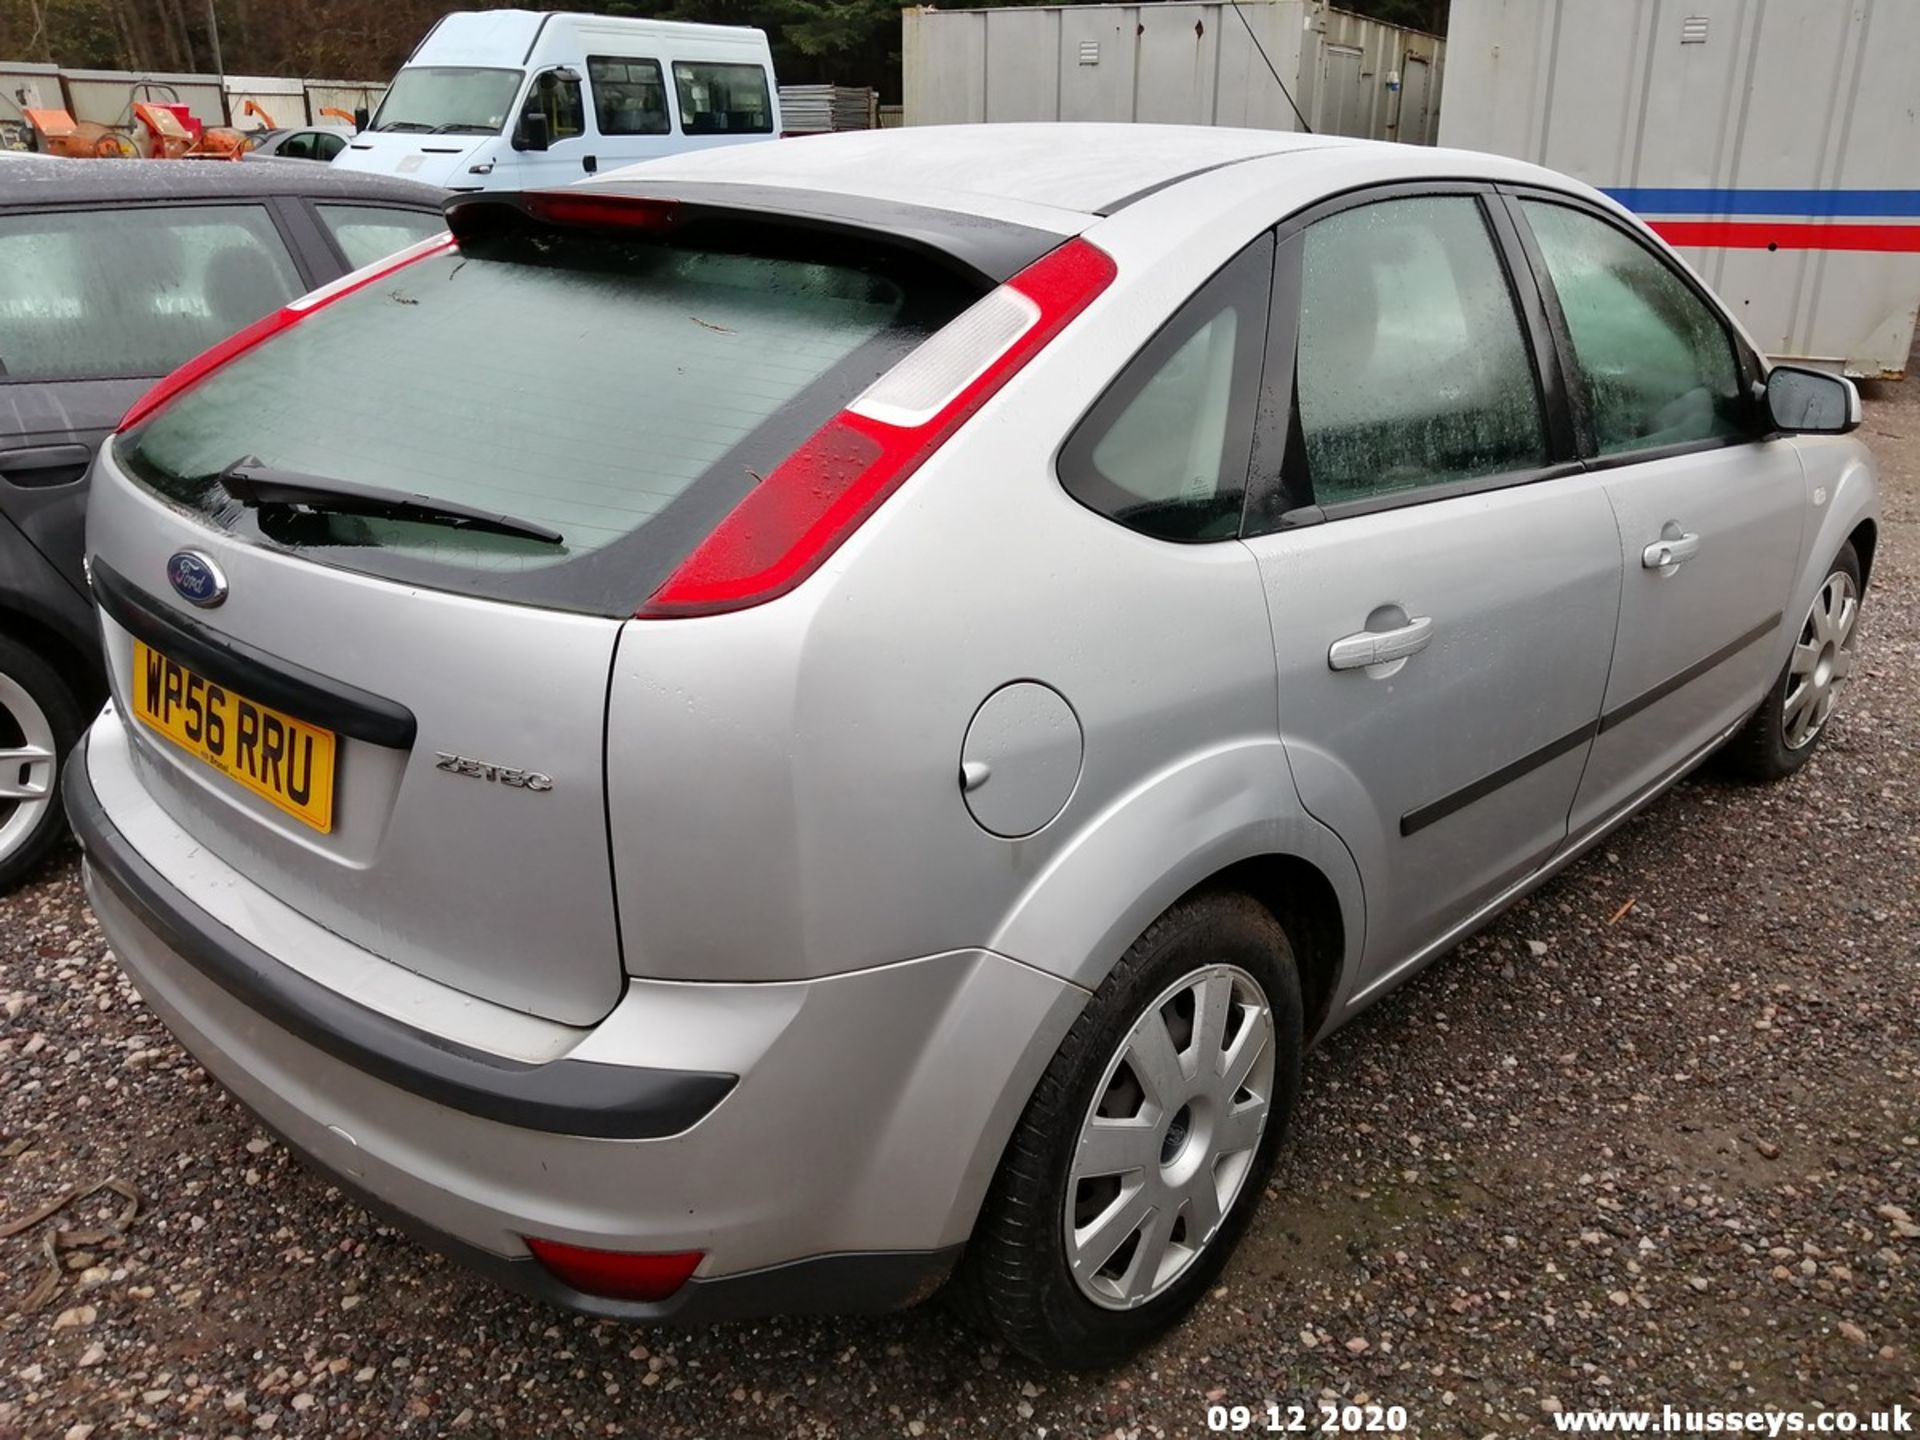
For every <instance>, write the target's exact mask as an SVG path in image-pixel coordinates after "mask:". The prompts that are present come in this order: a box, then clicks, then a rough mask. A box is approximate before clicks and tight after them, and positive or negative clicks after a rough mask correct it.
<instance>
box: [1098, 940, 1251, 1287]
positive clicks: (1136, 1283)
mask: <svg viewBox="0 0 1920 1440" xmlns="http://www.w3.org/2000/svg"><path fill="white" fill-rule="evenodd" d="M1274 1064H1275V1057H1274V1036H1273V1012H1272V1010H1271V1009H1270V1008H1269V1006H1268V1004H1267V997H1266V993H1265V992H1264V991H1263V990H1262V989H1261V988H1260V985H1259V982H1257V981H1256V980H1255V979H1254V978H1253V977H1252V976H1251V975H1249V974H1248V973H1247V972H1246V971H1244V970H1242V969H1240V968H1238V967H1237V966H1233V965H1209V966H1207V967H1205V968H1204V969H1199V970H1195V971H1193V972H1192V973H1191V974H1189V975H1187V976H1185V977H1184V978H1182V979H1180V980H1179V981H1177V982H1175V983H1174V984H1173V985H1170V986H1169V987H1168V988H1167V989H1166V990H1165V991H1163V992H1162V993H1161V995H1160V998H1159V999H1157V1000H1155V1001H1154V1002H1153V1004H1152V1005H1150V1006H1148V1007H1147V1010H1146V1012H1145V1013H1144V1014H1143V1015H1141V1017H1140V1018H1139V1019H1138V1020H1137V1021H1135V1022H1134V1026H1133V1028H1132V1029H1131V1030H1129V1031H1128V1032H1127V1035H1126V1037H1125V1039H1123V1040H1122V1041H1121V1042H1120V1045H1119V1048H1118V1049H1117V1050H1115V1052H1114V1054H1113V1056H1112V1058H1110V1059H1109V1060H1108V1062H1107V1068H1106V1071H1105V1073H1104V1075H1103V1076H1102V1078H1101V1082H1100V1086H1099V1088H1098V1089H1097V1090H1096V1091H1095V1092H1094V1098H1093V1104H1092V1105H1091V1106H1089V1107H1088V1110H1087V1116H1086V1119H1085V1120H1084V1121H1083V1122H1082V1124H1081V1127H1080V1138H1079V1142H1078V1143H1077V1144H1076V1146H1075V1147H1074V1153H1073V1162H1072V1166H1071V1168H1070V1169H1069V1171H1068V1178H1067V1203H1066V1215H1065V1217H1064V1225H1065V1235H1066V1243H1067V1264H1068V1268H1069V1269H1070V1270H1071V1272H1072V1274H1073V1279H1074V1283H1075V1284H1076V1285H1077V1286H1079V1288H1080V1293H1081V1294H1083V1295H1085V1296H1086V1297H1087V1298H1088V1299H1089V1300H1091V1301H1093V1302H1094V1303H1095V1304H1096V1305H1099V1306H1102V1307H1103V1308H1106V1309H1109V1310H1131V1309H1134V1308H1136V1307H1138V1306H1141V1305H1144V1304H1146V1303H1147V1302H1148V1301H1149V1300H1152V1299H1154V1298H1155V1297H1156V1296H1158V1295H1160V1294H1163V1293H1164V1292H1165V1291H1166V1290H1167V1288H1168V1287H1169V1286H1171V1285H1172V1284H1173V1283H1174V1282H1175V1281H1176V1280H1178V1279H1179V1278H1180V1276H1181V1275H1182V1274H1184V1273H1185V1272H1186V1270H1187V1268H1188V1267H1189V1266H1190V1265H1192V1264H1193V1262H1194V1261H1195V1260H1196V1259H1198V1258H1199V1257H1200V1254H1201V1253H1202V1252H1203V1251H1204V1250H1205V1249H1206V1247H1207V1244H1208V1242H1209V1241H1211V1240H1212V1239H1213V1237H1214V1234H1215V1232H1216V1231H1218V1230H1219V1228H1220V1222H1221V1221H1222V1220H1223V1219H1224V1218H1225V1217H1226V1215H1227V1213H1228V1212H1229V1211H1230V1210H1231V1209H1232V1208H1233V1203H1234V1201H1235V1200H1236V1199H1238V1198H1239V1195H1240V1191H1241V1188H1242V1187H1243V1186H1244V1185H1245V1183H1246V1178H1247V1175H1248V1173H1249V1172H1250V1171H1251V1170H1252V1168H1253V1157H1254V1155H1255V1153H1256V1152H1257V1151H1258V1150H1259V1148H1260V1137H1261V1136H1262V1135H1263V1134H1264V1133H1265V1131H1266V1127H1267V1114H1268V1111H1269V1110H1270V1109H1271V1107H1272V1103H1273V1077H1274Z"/></svg>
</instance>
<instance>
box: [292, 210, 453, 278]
mask: <svg viewBox="0 0 1920 1440" xmlns="http://www.w3.org/2000/svg"><path fill="white" fill-rule="evenodd" d="M314 208H315V209H316V210H318V211H319V212H320V220H321V223H322V224H324V225H325V226H326V227H327V231H328V233H329V234H331V235H332V236H333V238H334V240H335V241H336V242H337V243H338V244H339V246H340V253H341V254H343V255H345V256H346V257H347V264H348V265H349V266H350V267H352V268H353V269H355V270H358V269H359V268H360V267H361V266H362V265H371V264H372V263H373V262H374V261H376V260H384V259H385V258H386V257H387V256H389V255H391V254H393V252H394V251H396V250H404V249H406V248H407V246H409V245H411V244H413V243H414V242H415V241H416V240H424V239H426V238H427V237H428V236H429V235H438V234H439V233H440V232H441V231H442V230H444V229H446V228H447V222H446V221H445V220H444V219H442V218H441V217H440V216H439V215H436V214H434V213H432V212H430V211H428V212H422V211H419V210H396V209H390V208H388V207H386V206H384V205H317V206H315V207H314Z"/></svg>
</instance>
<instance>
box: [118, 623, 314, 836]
mask: <svg viewBox="0 0 1920 1440" xmlns="http://www.w3.org/2000/svg"><path fill="white" fill-rule="evenodd" d="M133 713H134V714H135V715H138V716H139V717H140V719H141V721H142V722H143V723H145V724H146V725H148V726H149V727H151V728H152V729H155V730H158V731H159V732H160V733H161V734H162V735H164V736H166V737H167V739H169V740H171V741H172V742H173V743H174V744H176V745H178V746H179V747H180V748H181V749H182V750H184V751H186V752H187V753H188V754H189V755H191V756H193V757H194V758H195V759H197V760H203V761H205V762H206V763H207V764H209V765H211V766H212V767H213V768H214V769H216V770H218V771H219V772H220V773H221V774H222V775H225V776H226V777H227V778H228V779H230V780H233V781H235V782H237V783H238V784H241V785H244V786H246V787H247V789H249V790H251V791H253V793H254V794H256V795H258V796H260V797H261V798H262V799H263V800H267V801H270V802H271V803H273V804H275V805H278V806H279V807H280V808H281V809H282V810H284V811H286V812H287V814H289V815H291V816H293V818H294V819H296V820H299V821H301V822H302V823H303V824H307V825H311V826H312V827H313V828H314V829H316V830H318V831H319V832H320V833H321V834H323V835H324V834H327V833H329V832H330V831H332V829H333V761H334V734H333V732H332V731H331V730H321V729H318V728H317V727H315V726H312V725H309V724H307V723H306V722H305V721H302V720H296V719H294V718H293V717H292V716H291V715H283V714H281V713H280V712H279V711H278V710H272V709H269V708H268V707H267V706H265V705H262V704H260V703H259V702H258V701H256V700H249V699H247V698H246V697H245V696H243V695H236V694H234V693H233V691H231V690H228V689H226V688H224V687H223V686H219V685H215V684H214V683H213V682H212V681H210V680H208V679H205V678H204V677H202V676H199V675H196V674H194V673H193V671H191V670H189V669H187V667H186V666H184V665H182V664H181V663H180V662H179V661H178V660H173V659H169V658H168V657H167V656H165V655H162V654H161V653H160V652H159V651H158V650H155V649H154V648H153V647H152V646H150V645H147V644H145V643H143V642H141V641H139V640H136V641H134V642H133Z"/></svg>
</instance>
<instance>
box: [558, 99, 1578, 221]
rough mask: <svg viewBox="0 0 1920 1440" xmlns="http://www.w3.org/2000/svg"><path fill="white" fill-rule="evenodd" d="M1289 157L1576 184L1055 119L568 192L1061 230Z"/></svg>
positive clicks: (1305, 172)
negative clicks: (891, 206) (841, 204)
mask: <svg viewBox="0 0 1920 1440" xmlns="http://www.w3.org/2000/svg"><path fill="white" fill-rule="evenodd" d="M1289 157H1295V158H1297V159H1298V160H1299V161H1300V164H1299V167H1298V173H1299V175H1300V177H1301V179H1302V180H1303V181H1306V180H1307V177H1308V176H1309V175H1311V176H1312V177H1314V178H1313V179H1312V181H1311V183H1312V184H1313V185H1316V186H1318V187H1319V188H1320V189H1322V190H1323V191H1331V190H1334V189H1338V188H1340V179H1339V177H1340V175H1341V174H1343V173H1346V172H1349V171H1351V172H1352V173H1353V174H1354V175H1356V176H1358V175H1365V176H1366V177H1367V183H1382V182H1385V181H1390V180H1391V179H1393V178H1405V179H1408V180H1417V179H1421V178H1434V177H1442V176H1448V177H1455V178H1468V179H1487V180H1507V181H1513V182H1517V183H1535V184H1549V185H1556V186H1560V187H1570V188H1574V189H1577V190H1581V191H1584V190H1585V187H1583V186H1579V185H1577V184H1576V182H1573V181H1569V180H1568V179H1567V178H1566V177H1565V176H1563V175H1557V174H1554V173H1553V172H1551V171H1547V170H1543V169H1541V168H1540V167H1539V166H1537V165H1531V164H1529V163H1527V162H1525V161H1520V160H1513V159H1509V158H1506V157H1503V156H1498V155H1483V154H1478V153H1472V152H1467V151H1461V150H1443V149H1438V148H1435V147H1432V146H1426V145H1400V144H1394V143H1391V142H1387V141H1377V140H1355V139H1348V138H1346V137H1343V136H1337V135H1311V134H1300V133H1296V132H1293V131H1286V130H1245V129H1232V128H1228V127H1225V126H1210V125H1138V124H1079V123H1065V124H1063V123H1059V122H1038V123H1006V124H1002V123H995V124H990V125H929V126H912V127H906V128H901V129H890V130H856V131H844V132H841V133H838V134H829V135H815V136H806V137H802V138H797V139H791V140H782V141H779V142H777V143H773V144H763V145H736V146H726V147H722V148H718V149H712V150H702V151H694V152H688V153H683V154H679V155H673V156H668V157H665V158H663V159H660V160H652V161H647V162H644V163H642V164H639V165H631V166H627V167H625V168H623V169H620V170H615V171H610V172H608V173H607V174H604V175H602V176H600V177H598V178H597V179H594V180H588V181H584V182H580V183H579V184H578V185H577V186H576V187H575V188H602V189H610V190H614V191H617V192H624V193H631V194H653V195H659V196H662V197H664V198H673V197H672V196H671V194H670V193H669V187H670V186H671V184H673V183H677V182H685V183H687V184H688V185H689V187H691V186H692V185H693V184H695V183H698V184H701V185H715V186H721V185H724V186H729V187H733V188H736V189H738V190H740V191H741V192H742V193H746V192H748V191H757V192H760V193H762V194H765V193H766V192H768V191H773V190H786V191H788V192H799V191H807V192H813V193H814V194H815V195H816V196H818V195H844V196H849V197H857V198H859V199H862V200H874V201H884V202H893V203H898V204H907V205H918V206H924V207H927V208H931V209H936V210H944V211H948V212H951V213H956V214H960V215H967V216H974V217H978V218H981V219H987V220H999V221H1003V222H1008V223H1012V224H1018V225H1024V226H1028V227H1032V228H1040V229H1049V230H1052V231H1053V232H1054V233H1057V234H1063V235H1065V234H1076V233H1079V232H1081V231H1083V230H1085V229H1086V228H1087V226H1088V224H1089V223H1090V222H1091V221H1093V220H1095V219H1097V218H1098V217H1102V216H1108V215H1113V214H1115V213H1116V212H1119V211H1122V210H1125V209H1126V208H1127V207H1129V206H1130V205H1133V204H1134V203H1135V202H1137V201H1140V200H1144V199H1147V198H1148V197H1150V196H1155V195H1159V194H1161V192H1165V191H1171V190H1173V189H1175V188H1176V187H1189V186H1190V187H1192V189H1193V192H1194V193H1197V192H1198V191H1199V190H1200V189H1201V188H1202V186H1201V184H1200V182H1201V181H1202V180H1203V179H1204V177H1206V176H1208V175H1210V174H1211V173H1212V172H1214V171H1217V170H1223V169H1226V168H1227V167H1231V166H1238V165H1242V164H1254V165H1255V166H1256V168H1259V169H1261V170H1262V171H1263V172H1264V176H1265V183H1269V184H1271V183H1272V182H1273V181H1274V179H1275V178H1276V171H1275V167H1279V168H1280V170H1281V171H1282V172H1288V171H1292V170H1294V168H1295V167H1294V166H1293V165H1291V164H1290V163H1289ZM1229 188H1231V187H1229ZM1167 198H1169V199H1170V198H1171V196H1168V197H1167ZM1216 200H1217V194H1216Z"/></svg>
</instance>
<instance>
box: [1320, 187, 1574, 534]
mask: <svg viewBox="0 0 1920 1440" xmlns="http://www.w3.org/2000/svg"><path fill="white" fill-rule="evenodd" d="M1305 245H1306V248H1305V252H1304V254H1303V256H1302V260H1301V276H1300V281H1301V285H1300V333H1299V346H1298V351H1297V359H1296V368H1295V372H1294V375H1295V378H1294V394H1295V410H1296V414H1297V417H1298V437H1297V438H1298V441H1299V448H1300V450H1303V451H1304V458H1305V464H1306V470H1307V475H1308V478H1309V481H1310V483H1311V489H1312V495H1313V502H1314V503H1315V504H1319V505H1337V504H1341V503H1342V502H1346V501H1353V500H1368V499H1373V498H1376V497H1378V496H1382V495H1391V494H1394V493H1396V492H1399V491H1404V490H1414V489H1418V488H1421V487H1424V486H1430V485H1443V484H1447V483H1450V482H1453V481H1459V480H1470V479H1475V478H1478V477H1481V476H1488V475H1500V474H1507V473H1511V472H1513V471H1518V470H1526V469H1530V468H1533V467H1535V466H1539V465H1544V464H1545V463H1546V460H1547V436H1546V428H1545V422H1544V419H1543V417H1542V413H1541V407H1540V396H1539V390H1538V387H1537V385H1536V383H1535V380H1534V372H1533V360H1532V357H1531V354H1530V353H1529V350H1528V347H1527V343H1526V340H1525V338H1524V336H1523V334H1522V332H1521V328H1520V315H1519V311H1518V310H1517V309H1516V308H1515V303H1514V297H1513V292H1512V289H1511V287H1510V286H1509V285H1508V283H1507V275H1506V271H1505V269H1504V268H1503V267H1502V265H1501V263H1500V259H1499V255H1498V253H1497V252H1496V251H1495V249H1494V246H1493V238H1492V235H1491V233H1490V232H1489V231H1488V229H1487V225H1486V220H1485V218H1484V217H1483V216H1482V214H1481V211H1480V205H1479V202H1478V201H1477V200H1475V199H1473V198H1472V197H1471V196H1466V195H1436V196H1421V197H1418V198H1414V199H1408V200H1381V201H1376V202H1374V203H1373V204H1368V205H1359V206H1355V207H1354V208H1353V209H1350V210H1342V211H1340V212H1338V213H1337V214H1334V215H1330V216H1328V217H1327V218H1326V219H1324V220H1320V221H1317V222H1315V223H1314V224H1313V225H1311V226H1309V227H1308V228H1307V231H1306V240H1305ZM1296 453H1298V452H1296Z"/></svg>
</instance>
